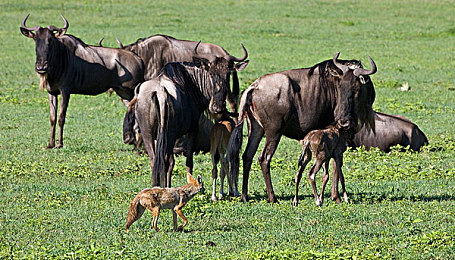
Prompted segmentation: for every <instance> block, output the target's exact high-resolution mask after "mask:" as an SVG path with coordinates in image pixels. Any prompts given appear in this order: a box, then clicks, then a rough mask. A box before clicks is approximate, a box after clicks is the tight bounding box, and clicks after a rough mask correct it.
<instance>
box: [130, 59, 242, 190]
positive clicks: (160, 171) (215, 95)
mask: <svg viewBox="0 0 455 260" xmlns="http://www.w3.org/2000/svg"><path fill="white" fill-rule="evenodd" d="M245 66H246V63H238V64H236V65H235V66H234V68H233V69H236V70H242V69H243V68H245ZM229 70H232V68H230V67H229V61H228V60H226V59H225V58H222V57H221V58H216V59H215V60H214V61H211V62H210V61H208V60H206V59H203V58H197V57H195V58H194V63H186V62H184V63H182V62H180V63H168V64H166V66H164V68H163V69H162V71H161V73H160V74H159V75H158V76H157V77H156V78H153V79H151V80H148V81H146V82H144V83H143V84H141V86H140V88H139V94H138V95H137V101H136V104H135V113H136V117H137V121H138V123H139V128H140V129H141V135H142V138H143V140H144V145H145V148H146V150H147V153H148V154H149V157H150V161H151V166H152V184H153V186H160V185H161V186H167V187H170V186H171V184H170V183H171V178H170V174H171V170H172V169H170V170H169V165H172V160H173V147H174V144H175V141H176V139H177V138H179V137H181V136H183V135H187V137H188V144H187V158H186V167H187V171H188V172H189V173H190V174H191V172H192V168H193V150H194V148H193V145H194V141H195V138H196V134H197V133H198V122H199V117H200V116H201V114H202V113H203V111H204V110H206V109H208V110H209V111H210V112H211V113H213V114H219V113H223V112H225V111H226V95H227V89H228V88H229V77H228V76H229V73H228V71H229ZM155 140H156V147H155ZM166 173H167V176H166Z"/></svg>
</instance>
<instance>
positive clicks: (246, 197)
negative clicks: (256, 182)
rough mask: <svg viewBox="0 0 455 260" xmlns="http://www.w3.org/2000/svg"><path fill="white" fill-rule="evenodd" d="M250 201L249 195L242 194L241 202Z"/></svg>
mask: <svg viewBox="0 0 455 260" xmlns="http://www.w3.org/2000/svg"><path fill="white" fill-rule="evenodd" d="M249 200H250V199H249V198H248V195H246V194H243V193H242V196H241V197H240V201H242V202H248V201H249Z"/></svg>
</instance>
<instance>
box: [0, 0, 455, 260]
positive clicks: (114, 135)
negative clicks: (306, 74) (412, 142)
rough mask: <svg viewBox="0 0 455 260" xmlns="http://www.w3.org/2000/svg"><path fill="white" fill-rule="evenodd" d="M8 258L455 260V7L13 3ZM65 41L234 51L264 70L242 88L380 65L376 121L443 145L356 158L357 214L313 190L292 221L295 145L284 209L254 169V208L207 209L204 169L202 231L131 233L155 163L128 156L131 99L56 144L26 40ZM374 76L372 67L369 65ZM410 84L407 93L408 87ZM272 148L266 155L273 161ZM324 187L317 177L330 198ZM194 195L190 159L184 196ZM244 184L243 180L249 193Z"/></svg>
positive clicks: (82, 111)
mask: <svg viewBox="0 0 455 260" xmlns="http://www.w3.org/2000/svg"><path fill="white" fill-rule="evenodd" d="M0 10H1V11H0V13H1V15H2V24H1V26H0V41H1V43H2V45H1V47H0V75H1V76H0V258H25V259H29V258H81V259H86V258H133V259H137V258H152V257H158V258H170V259H175V258H210V259H212V258H221V259H236V258H237V259H244V258H252V259H258V258H259V259H288V258H289V259H295V258H297V259H308V258H313V259H331V258H332V259H337V258H348V259H349V258H360V259H377V258H400V259H401V258H404V259H410V258H426V259H428V258H430V259H454V258H455V254H454V252H455V235H454V234H455V228H454V227H455V215H454V212H455V132H454V130H453V126H454V115H455V91H454V89H455V86H454V79H455V74H454V73H455V70H454V68H455V16H454V15H453V13H455V4H454V2H453V1H435V0H430V1H218V0H215V1H182V2H180V1H147V2H146V3H144V2H142V1H136V0H132V1H128V2H120V1H107V0H106V1H96V2H92V1H60V0H59V1H46V2H43V1H10V0H6V1H5V0H4V1H2V2H1V3H0ZM28 13H31V16H30V18H29V20H28V21H27V25H28V26H34V25H41V26H48V25H51V24H53V25H56V26H62V25H63V24H62V20H61V18H60V16H59V14H63V15H65V17H66V18H67V19H68V21H69V23H70V27H69V29H68V33H70V34H74V35H76V36H78V37H80V38H81V39H82V40H83V41H85V42H86V43H89V44H96V42H97V41H98V40H99V38H101V37H104V38H105V40H104V42H103V44H104V45H105V46H116V43H115V37H119V38H120V39H121V40H122V42H123V43H124V44H126V43H130V42H133V41H135V40H136V39H137V38H141V37H147V36H149V35H152V34H156V33H162V34H168V35H172V36H174V37H176V38H181V39H191V40H202V41H205V42H212V43H216V44H219V45H221V46H223V47H224V48H225V49H226V50H227V51H229V52H230V53H231V54H233V55H236V56H240V55H241V53H242V51H241V47H240V43H243V44H244V45H245V46H246V48H247V49H248V52H249V58H250V59H251V62H250V64H249V65H248V67H247V68H246V69H245V70H244V71H242V72H241V73H240V81H241V87H242V88H243V89H244V88H246V87H247V86H248V85H249V83H251V82H252V81H253V80H254V79H256V78H257V77H259V76H261V75H263V74H265V73H271V72H275V71H280V70H285V69H290V68H298V67H307V66H311V65H313V64H315V63H317V62H320V61H322V60H325V59H329V58H331V57H333V55H334V54H335V53H336V52H337V51H340V52H341V58H346V59H351V58H355V59H362V60H363V61H367V54H368V55H370V56H371V57H372V58H373V59H374V60H375V62H376V64H377V66H378V72H377V73H376V74H375V75H374V76H372V79H373V82H374V83H375V88H376V94H377V97H376V101H375V104H374V108H375V109H376V110H378V111H381V112H385V113H392V114H400V115H404V116H406V117H408V118H409V119H410V120H412V121H413V122H415V123H416V124H418V125H419V127H420V128H421V129H422V130H423V131H424V132H425V133H426V135H427V137H428V138H429V141H430V145H429V146H427V147H425V148H424V150H423V151H422V152H421V153H414V152H406V153H400V152H398V150H393V151H392V152H391V153H388V154H384V153H381V152H379V151H377V150H373V151H370V152H366V151H364V150H361V149H360V150H356V151H348V152H346V156H345V163H344V167H343V170H344V173H345V177H346V181H347V189H348V194H349V196H350V199H351V203H350V204H346V203H344V204H341V205H336V204H335V203H333V202H331V201H330V199H329V190H330V188H329V189H328V191H327V192H326V198H325V202H324V205H323V206H322V207H321V208H319V207H316V206H315V204H314V200H313V198H312V192H311V188H310V186H309V185H308V181H307V180H306V179H304V180H303V183H304V185H303V187H301V188H300V194H301V195H300V199H301V203H300V205H299V206H298V207H296V208H294V207H292V205H291V202H292V197H293V190H294V188H293V182H294V175H295V172H296V170H297V167H296V164H297V158H298V155H299V154H300V149H301V148H300V147H299V145H298V144H297V142H295V141H293V140H289V139H286V138H284V139H283V140H282V142H281V143H280V146H279V148H278V151H277V153H276V154H275V156H274V160H273V162H272V181H273V184H274V188H275V192H276V194H277V196H278V199H279V200H280V204H269V203H267V202H266V200H267V199H266V191H265V185H264V181H263V178H262V173H261V171H260V167H259V165H258V164H257V163H254V164H253V168H252V172H251V174H250V187H249V190H250V197H251V201H250V202H249V203H247V204H243V203H240V202H239V201H238V200H235V201H232V202H229V201H219V202H216V203H211V202H210V194H209V193H210V190H211V180H210V178H211V177H210V176H211V163H210V157H209V156H208V155H197V156H196V157H195V173H196V174H201V175H202V177H203V179H204V181H205V184H206V189H207V190H208V193H207V194H205V195H197V196H196V198H194V199H193V200H192V201H190V202H189V204H188V205H187V206H186V207H185V208H184V209H183V212H184V213H185V215H186V216H187V217H188V219H189V224H188V226H187V228H186V229H185V232H183V233H174V232H172V218H171V214H170V212H167V211H163V212H162V214H161V215H160V220H159V223H158V224H159V227H160V228H161V230H162V231H161V232H159V233H157V232H155V231H154V230H153V229H152V228H151V219H152V217H151V214H150V212H146V213H145V215H144V216H143V217H142V218H141V219H140V220H139V221H137V222H136V223H134V225H133V226H132V227H131V231H130V233H129V234H125V233H124V223H125V220H126V213H127V208H128V205H129V202H130V201H131V199H132V198H133V197H134V195H135V194H136V193H137V192H139V191H140V190H141V189H143V188H145V187H149V186H150V175H151V174H150V168H149V159H148V158H147V157H144V156H137V155H135V154H134V153H133V152H132V151H131V150H130V149H131V148H130V147H128V146H126V145H124V144H123V143H122V133H121V127H122V120H123V114H124V111H125V108H124V106H123V105H122V104H121V102H120V100H119V98H117V97H109V96H108V95H107V94H102V95H99V96H96V97H87V96H78V95H73V96H72V97H71V101H70V106H69V109H68V114H67V120H66V125H65V147H64V148H63V149H60V150H50V151H43V150H42V148H43V147H45V146H46V145H47V142H48V138H49V108H48V100H47V93H45V92H40V91H39V89H38V83H39V80H38V77H37V76H36V75H35V73H34V62H35V54H34V44H33V41H32V40H31V39H28V38H26V37H23V36H22V34H21V33H20V31H19V26H20V23H21V21H22V19H23V18H24V17H25V15H27V14H28ZM365 66H366V67H369V65H367V64H366V65H365ZM406 82H408V83H409V86H410V91H406V92H402V91H400V90H399V89H398V88H399V87H400V86H401V85H402V84H404V83H406ZM261 147H262V146H261ZM321 176H322V173H319V174H318V176H317V178H318V184H319V183H320V180H321ZM184 182H185V168H184V159H183V158H179V159H178V161H177V166H176V168H175V170H174V175H173V183H174V184H175V185H181V184H183V183H184ZM240 185H241V180H240Z"/></svg>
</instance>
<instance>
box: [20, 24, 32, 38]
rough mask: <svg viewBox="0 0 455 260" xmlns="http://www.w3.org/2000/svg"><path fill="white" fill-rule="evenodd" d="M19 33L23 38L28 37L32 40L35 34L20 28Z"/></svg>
mask: <svg viewBox="0 0 455 260" xmlns="http://www.w3.org/2000/svg"><path fill="white" fill-rule="evenodd" d="M21 33H22V34H23V35H24V36H25V37H29V38H34V37H35V34H34V33H33V32H32V31H31V30H28V29H27V28H23V27H21Z"/></svg>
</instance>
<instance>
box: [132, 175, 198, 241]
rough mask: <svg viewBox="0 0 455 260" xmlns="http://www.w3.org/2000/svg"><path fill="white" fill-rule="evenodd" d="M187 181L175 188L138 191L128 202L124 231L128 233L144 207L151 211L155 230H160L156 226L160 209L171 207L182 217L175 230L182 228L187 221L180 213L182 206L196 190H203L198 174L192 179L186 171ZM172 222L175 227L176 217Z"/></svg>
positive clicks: (154, 188)
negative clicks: (181, 222)
mask: <svg viewBox="0 0 455 260" xmlns="http://www.w3.org/2000/svg"><path fill="white" fill-rule="evenodd" d="M187 181H188V183H187V184H185V185H183V186H180V187H176V188H160V187H153V188H151V189H149V188H147V189H143V190H142V191H141V192H139V193H138V194H137V195H136V197H135V198H134V199H133V201H131V204H130V209H129V211H128V217H127V220H126V232H127V233H128V230H129V227H130V226H131V225H132V224H133V223H134V222H135V221H136V220H138V219H139V218H140V217H141V216H142V214H143V213H144V211H145V209H146V208H147V209H149V210H151V211H152V214H153V222H152V224H153V228H154V229H155V230H156V231H160V230H159V229H158V227H157V223H158V216H159V214H160V209H172V210H173V211H174V212H175V213H177V215H179V216H180V218H182V219H183V224H182V225H181V226H180V227H178V228H177V231H181V230H183V227H185V226H186V224H187V223H188V220H187V219H186V218H185V216H184V215H183V213H182V208H183V206H185V204H186V203H187V202H188V201H189V200H190V199H192V198H193V197H194V195H196V194H197V193H198V192H204V191H205V190H204V184H203V182H202V178H201V176H200V175H198V176H197V179H194V178H193V176H192V175H191V174H190V173H187ZM174 222H175V223H174V227H176V226H177V223H176V222H177V219H175V218H174ZM174 231H176V230H175V228H174Z"/></svg>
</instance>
